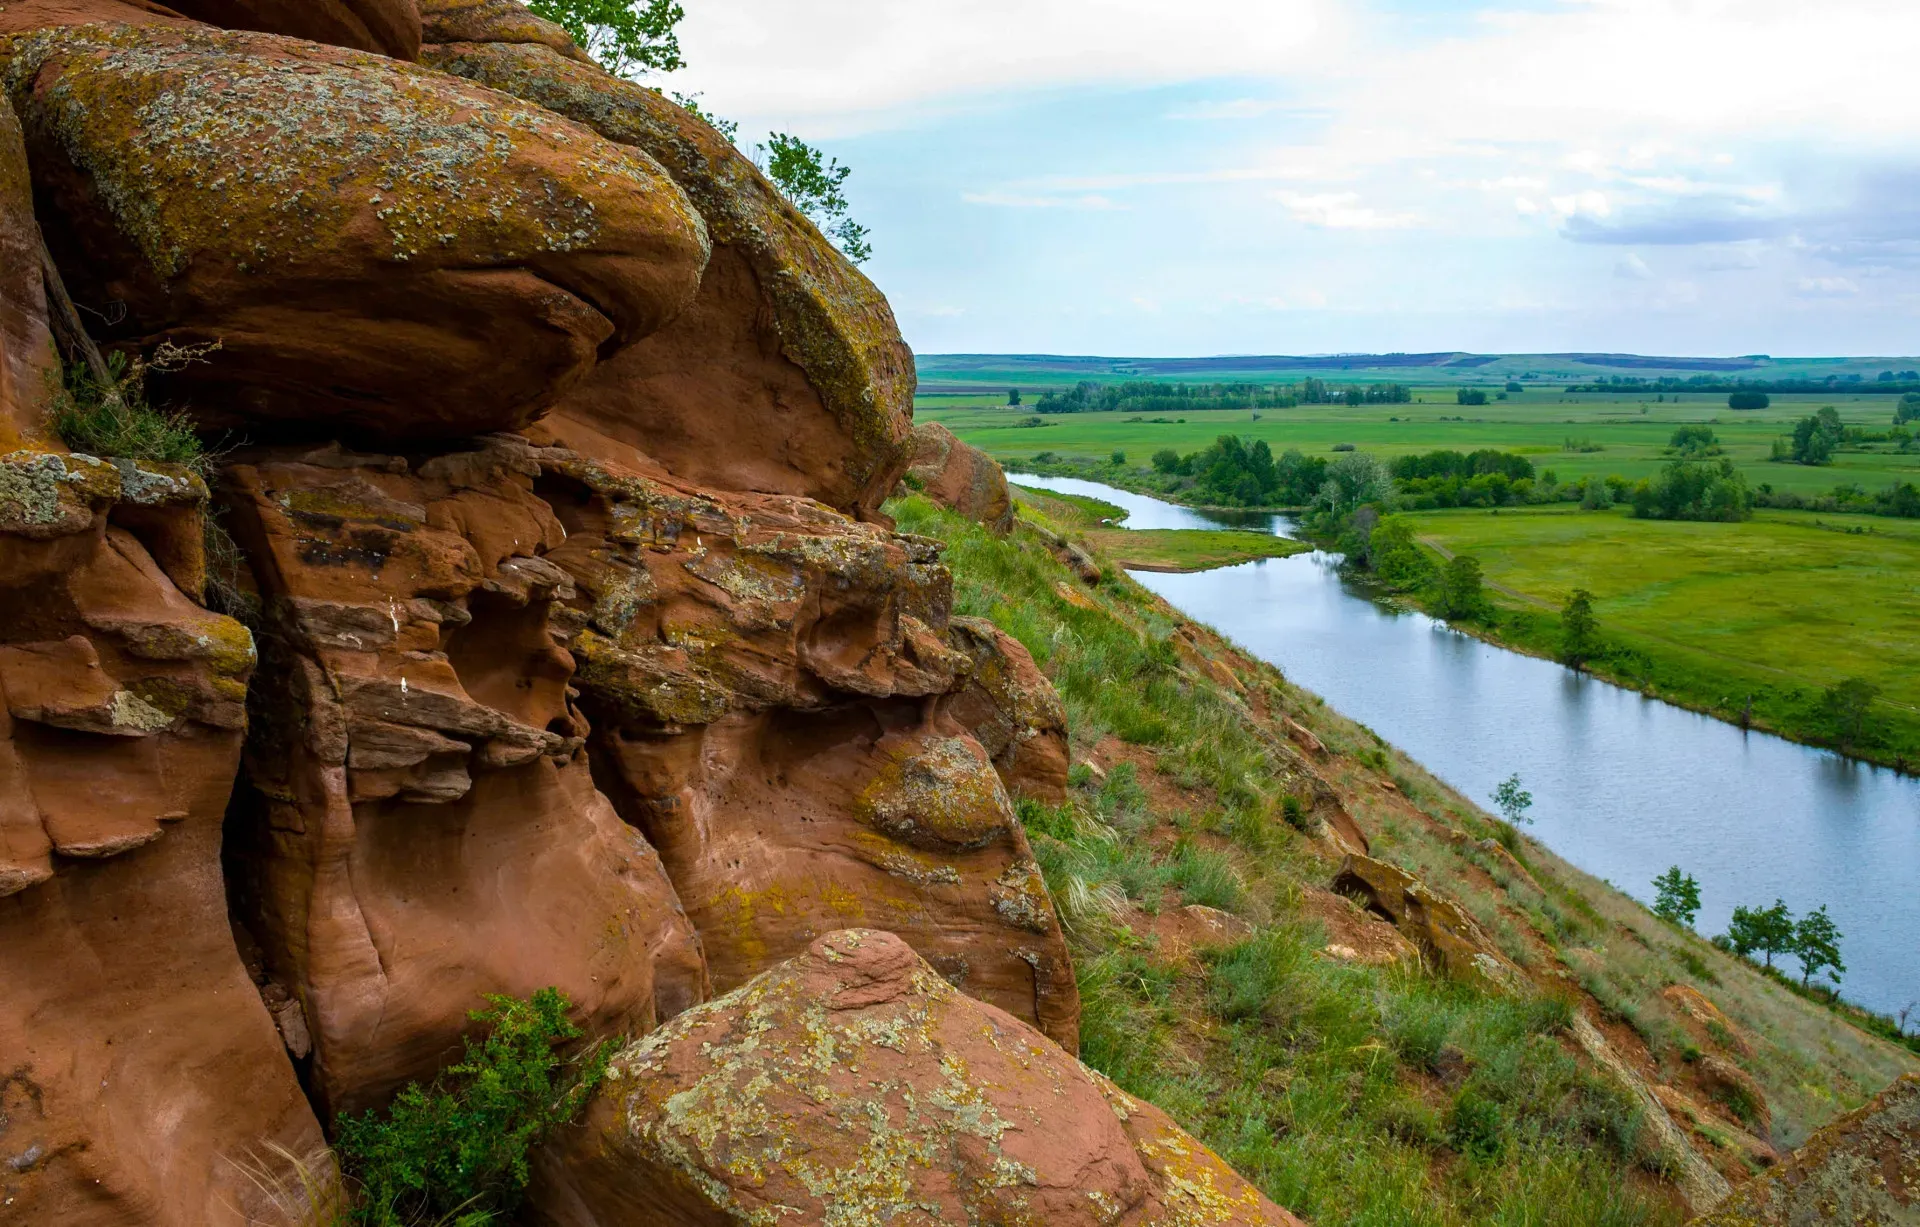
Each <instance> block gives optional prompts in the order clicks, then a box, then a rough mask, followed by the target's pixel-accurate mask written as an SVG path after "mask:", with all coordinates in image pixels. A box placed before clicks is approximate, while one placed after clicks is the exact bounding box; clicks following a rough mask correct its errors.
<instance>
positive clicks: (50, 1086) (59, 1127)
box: [0, 451, 320, 1225]
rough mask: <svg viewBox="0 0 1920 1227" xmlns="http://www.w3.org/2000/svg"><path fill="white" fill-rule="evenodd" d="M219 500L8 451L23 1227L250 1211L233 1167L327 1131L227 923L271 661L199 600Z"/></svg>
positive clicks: (9, 991)
mask: <svg viewBox="0 0 1920 1227" xmlns="http://www.w3.org/2000/svg"><path fill="white" fill-rule="evenodd" d="M205 500H206V487H205V486H204V484H203V483H201V482H200V480H199V479H198V478H197V477H195V476H194V475H193V474H191V473H187V472H185V471H182V470H178V469H169V468H166V467H164V466H155V465H144V464H136V463H133V462H129V461H122V462H119V463H117V464H116V463H114V462H110V461H105V460H98V459H95V458H93V457H85V456H67V455H62V454H58V453H47V452H31V451H28V452H15V453H13V454H11V455H8V456H4V457H0V1053H4V1054H5V1056H4V1058H3V1059H0V1160H4V1161H3V1162H0V1200H4V1202H5V1203H6V1205H7V1207H8V1208H7V1210H6V1212H5V1215H4V1216H3V1217H5V1218H6V1219H7V1221H18V1222H23V1223H27V1222H31V1223H62V1224H66V1223H73V1224H96V1223H97V1224H103V1225H104V1224H120V1223H127V1222H166V1223H180V1224H187V1223H228V1222H240V1221H244V1220H243V1219H242V1218H241V1217H240V1216H242V1215H244V1214H245V1213H247V1208H248V1207H249V1206H250V1205H252V1204H253V1202H254V1200H255V1196H256V1191H255V1190H254V1189H253V1188H252V1186H251V1184H250V1183H249V1182H248V1181H247V1179H246V1178H245V1177H244V1175H243V1174H242V1173H241V1172H240V1170H239V1169H238V1168H237V1167H234V1166H232V1164H231V1163H230V1162H229V1161H230V1160H232V1161H238V1160H241V1159H244V1158H246V1157H247V1155H248V1153H249V1151H250V1150H251V1149H252V1148H256V1147H261V1146H263V1145H266V1144H268V1143H278V1144H280V1145H282V1146H285V1147H287V1148H288V1149H290V1150H293V1151H296V1152H304V1151H307V1150H310V1149H312V1148H313V1147H315V1146H317V1145H318V1144H319V1142H320V1132H319V1128H318V1126H317V1124H316V1122H315V1121H314V1118H313V1115H312V1113H311V1112H310V1111H309V1109H308V1107H307V1103H306V1100H305V1098H304V1097H303V1096H302V1094H301V1091H300V1086H299V1083H298V1082H297V1081H296V1080H295V1078H294V1071H293V1068H292V1066H291V1065H290V1064H288V1062H287V1060H286V1058H285V1055H284V1052H283V1051H282V1048H281V1043H280V1039H279V1037H278V1036H277V1035H276V1033H275V1030H274V1024H273V1022H272V1021H271V1019H270V1018H269V1017H268V1014H267V1011H266V1009H265V1008H264V1007H263V1006H262V1005H261V1001H260V997H259V996H258V995H257V994H256V993H255V992H254V988H253V985H252V984H251V983H250V982H249V980H248V979H247V976H246V974H245V972H244V970H243V969H242V967H241V964H240V960H239V957H238V955H237V954H236V953H235V950H234V945H233V938H232V934H231V931H230V930H229V928H228V924H227V900H226V893H225V891H224V890H223V889H222V884H221V874H220V855H221V822H222V816H223V814H224V813H225V810H226V806H227V799H228V794H229V792H230V790H231V787H232V783H233V778H234V771H235V767H236V765H237V762H238V759H239V755H240V743H241V737H242V730H243V729H244V726H245V722H246V717H245V698H246V691H247V681H248V677H249V675H250V674H251V673H252V671H253V667H254V646H253V641H252V639H251V637H250V636H249V634H248V633H247V631H246V629H245V628H244V627H242V626H240V625H239V624H237V623H235V622H232V621H231V620H229V619H227V618H223V617H220V616H218V615H215V614H212V613H209V612H208V611H206V610H205V609H203V608H201V607H199V606H198V605H196V604H195V603H194V602H193V601H192V600H190V599H189V597H188V595H187V594H186V593H184V592H183V591H182V587H186V588H188V589H189V591H191V592H192V593H193V595H195V596H197V595H198V588H197V576H198V574H199V572H198V568H197V566H196V565H195V562H194V559H193V558H191V557H183V556H182V555H184V554H186V553H187V551H184V550H181V549H179V548H177V547H178V545H179V542H180V538H182V537H186V538H187V539H189V540H190V541H191V542H193V543H194V544H195V545H197V543H198V540H199V514H200V508H201V505H202V504H203V503H204V502H205ZM182 520H184V521H186V523H185V524H184V525H183V524H182V523H181V521H182ZM183 529H185V530H187V531H184V532H183V531H182V530H183ZM170 555H171V556H172V559H173V562H174V568H173V569H174V571H175V573H176V574H177V575H179V576H180V577H181V578H182V579H184V580H185V581H186V582H185V583H184V584H182V585H180V586H176V582H175V579H174V578H170V576H169V569H168V567H167V566H165V565H164V563H165V562H166V561H167V559H168V558H169V556H170ZM16 1216H17V1217H16Z"/></svg>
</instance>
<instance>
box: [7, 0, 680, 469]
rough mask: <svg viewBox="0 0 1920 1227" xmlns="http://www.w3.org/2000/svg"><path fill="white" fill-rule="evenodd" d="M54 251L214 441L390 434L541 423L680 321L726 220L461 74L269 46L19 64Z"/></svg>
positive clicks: (193, 37) (104, 36)
mask: <svg viewBox="0 0 1920 1227" xmlns="http://www.w3.org/2000/svg"><path fill="white" fill-rule="evenodd" d="M5 51H6V54H7V57H8V59H7V66H6V82H7V86H8V89H9V92H10V93H11V96H12V99H13V102H14V106H15V108H16V109H17V110H18V111H19V114H20V118H21V123H22V126H23V127H24V129H25V132H26V143H27V148H28V151H29V155H30V158H29V161H30V164H31V166H32V169H33V176H34V185H35V188H36V191H37V193H38V195H39V198H40V199H41V200H42V202H43V204H44V206H45V207H44V208H43V210H42V215H43V217H45V218H49V219H54V220H52V221H50V222H49V229H48V240H49V243H50V244H51V245H52V247H53V251H54V254H55V256H56V258H57V259H58V260H59V263H60V266H61V268H62V269H63V270H64V271H65V272H66V274H67V280H68V284H69V287H70V288H71V290H72V291H73V294H74V297H75V298H76V299H77V300H78V301H80V302H82V303H90V304H96V305H104V304H107V303H115V304H119V305H120V306H121V307H122V308H123V311H124V318H123V319H120V321H119V322H118V323H116V324H114V325H112V326H111V327H108V328H105V329H104V331H105V333H106V339H107V340H108V341H111V342H115V343H123V344H133V345H139V346H153V345H156V344H157V343H158V342H160V341H162V340H171V341H174V342H177V343H180V344H182V345H197V344H210V343H213V342H218V343H219V345H220V349H219V350H218V351H217V352H215V353H212V354H209V355H208V356H207V358H206V360H205V361H203V362H197V363H192V364H189V365H188V366H186V367H185V368H184V369H182V370H180V371H179V372H178V373H177V374H174V375H171V376H168V377H167V379H166V381H165V386H164V387H163V388H162V389H161V391H162V393H163V394H164V395H165V396H171V397H177V398H185V399H187V400H190V401H191V402H192V404H193V406H194V411H195V413H196V414H197V415H198V417H199V418H200V420H201V422H202V423H203V425H206V426H209V427H213V428H219V427H223V426H234V427H239V428H243V429H244V430H245V432H246V433H247V434H248V435H249V436H250V437H252V438H255V439H258V438H261V437H262V436H263V435H264V434H269V433H272V432H274V431H279V432H282V433H298V434H301V435H305V436H308V437H311V436H313V435H321V436H323V437H324V436H330V435H338V434H340V433H342V432H346V433H352V432H361V433H364V434H371V435H374V436H376V437H378V438H381V439H393V438H396V437H415V438H419V437H450V436H460V435H467V434H472V433H476V432H480V431H486V430H491V429H496V428H500V427H511V426H517V425H521V424H524V423H526V422H528V421H531V420H533V419H534V418H535V417H537V416H538V415H539V414H540V413H542V412H544V411H545V409H546V408H547V407H548V406H549V405H551V404H552V403H553V402H554V401H555V400H557V399H558V398H560V397H561V396H562V395H563V394H564V393H565V392H566V390H567V389H568V388H569V387H570V386H571V385H572V384H574V383H575V382H576V381H578V380H579V379H580V378H582V377H583V376H585V375H586V374H587V373H588V372H589V371H590V370H591V369H592V368H593V367H594V366H595V365H596V363H597V362H598V361H599V359H600V356H601V355H602V353H603V352H604V353H611V352H613V351H614V350H617V349H618V348H619V347H621V346H622V345H626V344H629V343H631V342H633V341H635V340H637V339H639V338H641V337H645V336H647V335H648V334H650V333H652V332H655V331H656V330H658V329H659V328H660V327H662V326H663V325H665V324H666V323H668V322H669V321H671V320H672V319H673V318H674V317H676V316H677V315H678V314H680V312H681V310H682V308H683V307H685V306H686V304H687V303H688V302H689V301H690V300H691V298H692V297H693V294H694V292H695V290H696V289H697V287H698V286H699V283H700V275H701V270H702V269H703V268H704V266H705V264H706V258H707V252H708V248H707V238H706V229H705V224H704V223H703V222H702V220H701V218H700V215H699V213H698V211H696V210H695V209H694V208H693V206H692V204H691V203H690V202H689V201H688V199H687V197H686V195H685V193H683V192H682V191H681V190H680V189H679V188H678V187H677V186H675V184H674V182H673V180H672V179H671V178H670V177H669V176H668V175H667V174H666V173H665V172H664V171H663V170H662V169H661V168H660V166H659V165H658V164H657V163H656V162H654V161H653V159H652V158H650V157H649V156H647V155H646V154H645V153H644V152H641V151H640V150H637V149H633V148H630V147H627V146H624V145H620V144H616V143H614V142H611V141H607V140H604V139H602V138H600V137H598V136H596V135H594V134H593V133H591V132H589V131H587V130H585V129H584V128H581V127H579V126H578V125H575V124H572V123H569V122H567V121H565V120H562V119H560V118H559V117H558V116H555V115H553V114H552V113H550V112H548V111H544V110H542V109H540V108H538V107H534V106H529V105H527V104H525V103H523V102H519V101H516V100H514V99H511V98H508V97H506V96H504V95H501V94H497V93H494V92H492V91H490V90H485V89H480V88H478V87H476V86H473V85H471V84H469V83H467V82H463V81H458V80H455V79H452V78H449V77H447V76H445V75H443V74H441V73H436V72H432V71H430V70H427V69H422V68H418V67H415V66H413V65H410V64H403V63H399V62H396V61H394V60H390V59H385V58H382V57H379V56H374V55H369V54H365V53H361V52H355V51H348V50H343V49H337V48H332V47H323V46H319V45H316V44H313V43H306V42H300V41H297V40H293V39H286V38H278V37H275V36H272V35H265V34H252V33H235V32H227V31H215V30H208V29H191V28H179V27H176V26H172V25H139V26H122V25H93V26H55V27H50V28H43V29H36V30H32V31H29V32H26V33H22V34H16V35H14V36H13V37H12V38H10V39H8V40H7V42H6V44H5Z"/></svg>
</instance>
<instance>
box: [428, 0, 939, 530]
mask: <svg viewBox="0 0 1920 1227" xmlns="http://www.w3.org/2000/svg"><path fill="white" fill-rule="evenodd" d="M428 7H429V12H430V13H431V12H432V10H433V9H434V7H435V6H434V5H433V4H432V3H430V4H429V6H428ZM429 20H430V21H431V20H435V18H434V17H432V16H430V17H429ZM519 31H520V27H518V26H512V27H499V28H498V32H496V33H492V34H489V35H488V37H489V38H492V39H519V38H528V39H531V40H533V41H524V42H523V41H485V42H454V43H445V44H438V45H434V46H429V47H428V48H426V50H425V51H423V52H422V59H423V62H425V63H428V64H431V65H433V66H434V67H436V68H439V69H442V70H444V71H446V72H449V73H454V74H456V75H458V76H462V77H467V78H470V79H472V80H474V81H478V82H480V83H481V84H484V85H488V86H491V87H493V88H494V89H498V90H501V91H504V92H505V93H508V94H512V95H514V96H515V97H518V98H523V99H526V100H528V101H529V102H533V103H536V104H538V105H539V106H542V107H546V108H547V109H549V110H551V111H554V112H557V113H559V114H561V115H565V116H566V117H568V118H569V119H572V120H576V121H578V122H579V123H582V124H585V125H586V126H587V127H589V128H591V129H593V130H594V131H595V132H597V133H599V134H600V135H601V136H603V137H605V138H607V139H608V140H610V141H614V142H617V143H619V144H621V145H624V146H629V147H632V148H635V149H640V150H645V151H646V153H648V154H650V155H652V156H653V157H654V158H657V159H658V160H659V163H660V165H662V166H664V167H665V168H666V170H667V173H668V174H670V175H671V176H672V177H673V179H674V181H675V182H676V183H678V184H679V185H680V187H681V188H683V189H684V190H685V191H686V193H687V195H688V196H689V197H691V198H692V200H693V203H694V204H695V205H696V206H698V208H699V210H700V212H701V214H702V215H703V216H704V217H705V219H706V224H707V228H708V232H709V233H710V234H711V235H712V239H713V245H714V247H713V259H712V261H711V263H710V265H709V267H708V270H707V275H706V278H705V280H704V281H703V282H702V283H701V287H700V293H699V295H698V296H697V297H696V298H695V300H694V302H693V304H692V305H691V306H690V307H688V308H687V310H686V311H685V312H684V313H683V314H682V315H681V316H680V317H679V319H678V320H677V321H676V322H675V323H674V324H673V325H671V326H669V327H667V328H664V329H662V330H661V331H660V332H659V333H657V334H656V335H654V336H652V337H650V338H648V339H647V340H645V341H644V342H641V343H639V344H636V345H633V346H629V347H628V348H626V349H624V350H622V351H620V352H619V353H617V354H615V355H613V356H611V357H610V358H609V359H608V360H607V361H606V362H605V363H603V364H602V365H601V367H600V368H598V369H597V370H596V371H595V372H594V373H593V374H592V375H591V376H589V377H588V378H587V379H585V380H583V381H582V382H581V383H580V384H579V386H577V387H575V388H573V389H572V390H571V391H570V392H568V394H567V395H566V396H565V397H564V398H563V399H562V400H561V401H560V403H559V404H558V406H557V407H556V408H555V411H554V417H553V420H552V422H551V426H552V429H553V430H554V431H555V433H556V434H557V436H558V437H559V438H560V439H561V440H562V441H564V442H565V443H566V444H567V445H569V446H570V447H573V448H574V449H575V450H578V451H581V452H584V453H587V454H589V455H594V456H599V457H601V458H604V459H612V460H618V461H620V462H622V463H626V464H629V465H631V464H633V463H634V462H635V453H643V454H644V455H646V456H648V457H651V458H653V459H654V460H657V461H659V462H660V463H661V464H663V465H665V466H666V467H667V468H668V469H669V470H670V471H672V472H673V473H674V474H675V475H676V476H678V477H680V478H682V479H684V480H687V481H689V482H692V483H694V484H697V485H701V486H709V487H715V488H718V489H723V490H743V491H757V492H762V493H772V494H797V495H805V496H807V497H810V498H815V499H818V500H819V501H821V502H823V503H826V504H828V505H829V506H832V507H836V508H839V509H841V510H843V511H849V512H852V513H854V514H856V515H858V516H860V517H861V518H871V517H872V516H873V515H875V514H876V513H877V510H878V508H879V506H880V503H881V502H882V501H883V500H885V499H886V498H887V497H888V496H889V495H891V494H892V492H893V488H894V485H895V484H896V483H897V482H898V481H899V479H900V475H901V473H902V472H903V471H904V470H905V468H906V463H907V440H908V437H909V435H910V432H911V430H912V411H913V390H914V380H915V376H914V370H913V358H912V355H911V354H910V353H909V352H908V350H907V348H906V345H905V344H904V343H903V342H902V341H901V340H900V334H899V329H898V326H897V325H896V324H895V322H894V318H893V312H892V309H891V308H890V307H889V306H888V305H887V301H886V299H885V298H884V297H882V296H881V294H880V292H879V291H878V290H877V289H875V288H874V286H873V284H872V283H871V282H870V281H868V280H867V279H866V278H865V277H864V276H862V275H861V274H860V272H859V270H857V269H855V268H854V267H853V266H852V265H851V264H849V263H848V262H847V261H846V260H845V259H844V258H843V257H842V256H841V255H840V253H839V252H837V251H835V250H834V248H833V246H832V244H830V243H829V242H827V240H826V239H825V238H824V237H823V236H822V235H821V234H820V232H819V231H818V230H817V229H815V228H814V226H813V224H812V223H811V222H809V221H808V220H807V219H806V218H805V217H803V216H802V215H801V214H800V213H799V212H798V211H797V210H796V209H794V207H793V206H792V205H790V204H788V203H787V201H786V200H785V199H784V198H783V197H782V196H781V195H780V193H779V191H778V190H777V189H776V188H774V186H773V185H772V184H771V183H769V182H768V181H767V180H766V178H765V177H764V176H762V175H761V174H760V172H759V171H758V170H757V169H756V168H755V167H754V165H753V163H752V162H750V161H749V160H748V159H747V158H746V157H745V156H744V155H742V154H741V153H740V151H739V150H737V149H735V148H734V146H733V144H732V142H731V141H729V140H727V139H726V138H725V137H724V136H722V135H721V134H720V133H718V132H716V131H714V129H713V128H711V127H710V126H708V125H707V124H706V123H705V122H704V121H702V120H700V119H699V118H697V117H695V116H694V115H692V114H690V113H688V112H687V111H685V110H683V109H681V108H680V107H678V106H676V105H675V104H674V103H672V102H671V101H669V100H668V99H666V98H665V97H663V96H662V95H661V94H659V93H658V92H656V91H654V90H652V89H648V88H646V87H645V86H641V85H635V84H633V83H631V82H628V81H622V80H619V79H617V78H614V77H611V76H609V75H608V74H606V73H605V72H602V71H601V70H600V69H598V68H596V67H594V66H592V65H590V64H583V63H580V62H578V61H577V60H574V59H569V58H566V56H565V55H564V54H563V53H562V52H560V51H557V50H555V48H554V46H553V45H552V42H553V39H552V38H551V36H542V35H539V34H537V33H535V34H524V33H520V32H519Z"/></svg>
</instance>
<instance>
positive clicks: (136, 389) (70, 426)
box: [47, 351, 207, 471]
mask: <svg viewBox="0 0 1920 1227" xmlns="http://www.w3.org/2000/svg"><path fill="white" fill-rule="evenodd" d="M170 352H171V351H170ZM180 352H184V351H180ZM193 356H197V355H189V356H188V359H183V361H184V360H190V359H191V357H193ZM107 369H108V371H109V373H110V375H111V380H110V382H102V381H101V380H99V379H97V378H96V377H95V376H94V374H93V372H92V371H90V370H89V369H88V368H87V366H86V364H85V363H79V362H76V363H74V364H72V365H71V366H68V367H67V368H66V371H65V373H64V375H65V377H64V378H63V379H61V380H59V381H57V382H55V383H54V384H53V386H52V388H51V389H50V390H51V392H52V396H51V398H50V404H49V405H48V409H47V425H48V426H50V427H51V428H52V430H53V432H54V433H55V434H57V435H59V436H60V439H61V441H62V442H63V443H65V444H66V445H67V446H68V447H70V448H72V449H73V450H74V451H76V452H85V453H86V454H87V455H89V456H102V457H105V456H117V457H125V458H127V459H129V460H161V461H166V462H169V463H172V464H184V465H186V466H187V467H189V468H191V469H194V470H196V471H202V470H204V469H205V467H206V465H207V457H206V448H205V447H204V446H203V445H202V444H201V442H200V436H199V435H198V434H196V433H195V432H194V423H193V418H192V417H191V416H190V415H188V414H187V413H185V412H183V411H171V412H170V411H167V410H162V409H156V408H154V407H153V406H152V405H150V404H148V403H147V372H148V371H149V370H151V369H153V366H152V365H151V364H149V363H147V362H145V361H142V360H140V359H134V360H133V361H128V359H127V356H126V355H125V354H121V353H114V354H109V355H108V356H107ZM163 369H170V368H163Z"/></svg>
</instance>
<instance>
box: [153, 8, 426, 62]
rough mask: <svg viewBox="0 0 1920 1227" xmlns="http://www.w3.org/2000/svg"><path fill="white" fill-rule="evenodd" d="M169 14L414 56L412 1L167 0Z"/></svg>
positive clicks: (416, 24)
mask: <svg viewBox="0 0 1920 1227" xmlns="http://www.w3.org/2000/svg"><path fill="white" fill-rule="evenodd" d="M168 7H170V8H172V9H173V10H174V11H175V12H179V13H184V14H186V15H187V16H188V17H192V18H194V19H196V20H198V21H204V22H206V23H207V24H209V25H216V26H224V27H226V28H227V29H229V30H258V31H260V32H261V33H263V34H288V35H291V36H293V37H294V38H305V39H311V40H312V41H314V42H316V43H331V44H333V45H334V46H336V47H352V48H354V49H355V50H358V51H374V52H378V53H379V54H381V55H390V56H394V57H395V58H397V59H402V60H411V59H413V58H415V57H416V56H418V55H419V54H420V10H419V9H418V8H417V7H415V4H414V0H171V3H170V4H169V6H168Z"/></svg>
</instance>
